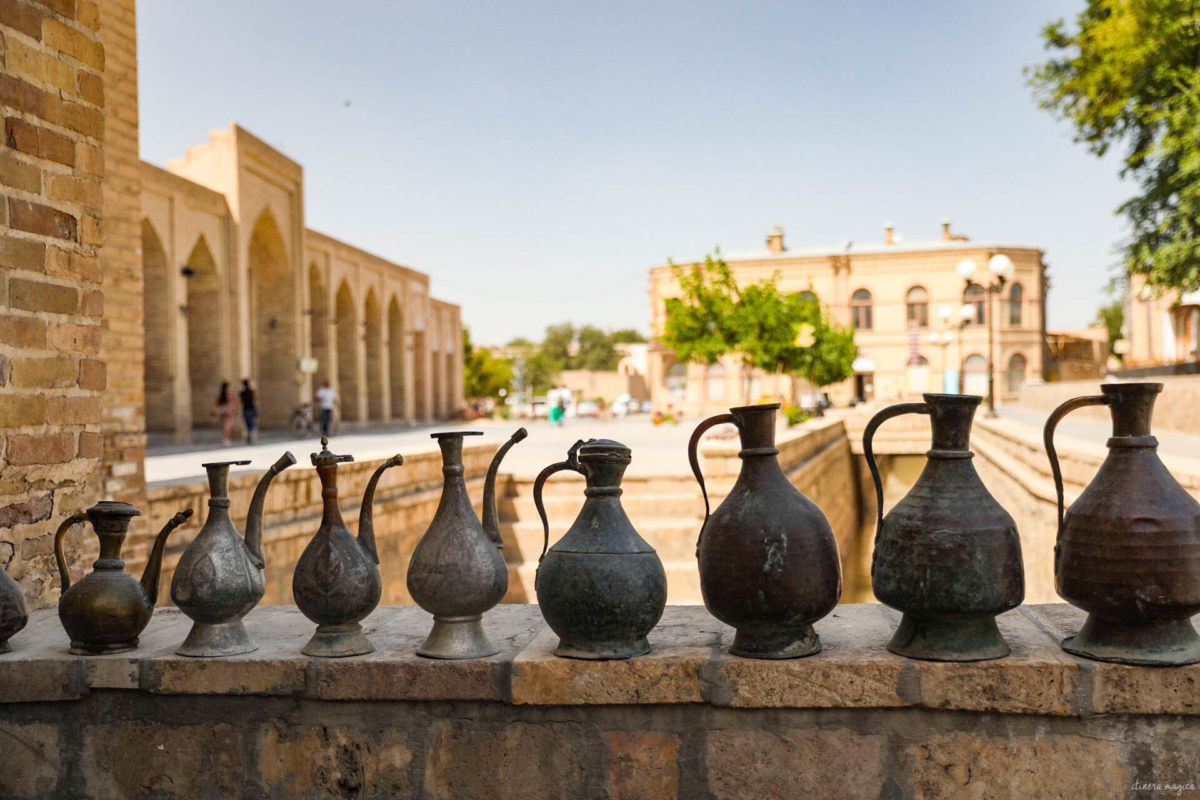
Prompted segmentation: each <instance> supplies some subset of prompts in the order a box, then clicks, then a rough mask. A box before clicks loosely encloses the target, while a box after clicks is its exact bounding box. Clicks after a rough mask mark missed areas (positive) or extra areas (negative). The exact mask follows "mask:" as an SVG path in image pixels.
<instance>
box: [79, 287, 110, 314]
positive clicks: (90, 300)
mask: <svg viewBox="0 0 1200 800" xmlns="http://www.w3.org/2000/svg"><path fill="white" fill-rule="evenodd" d="M79 309H80V311H81V312H82V313H83V315H84V316H85V317H99V316H101V315H103V314H104V292H102V291H100V290H99V289H93V290H92V291H90V292H84V293H83V297H82V298H81V299H80V303H79Z"/></svg>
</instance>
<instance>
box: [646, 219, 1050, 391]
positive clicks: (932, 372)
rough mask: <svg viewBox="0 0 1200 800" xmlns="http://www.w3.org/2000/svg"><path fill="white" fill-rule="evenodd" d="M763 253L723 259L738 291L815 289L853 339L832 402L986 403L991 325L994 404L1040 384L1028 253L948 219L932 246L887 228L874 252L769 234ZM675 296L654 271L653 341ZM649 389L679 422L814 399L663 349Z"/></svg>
mask: <svg viewBox="0 0 1200 800" xmlns="http://www.w3.org/2000/svg"><path fill="white" fill-rule="evenodd" d="M766 245H767V246H766V249H765V250H763V251H760V252H753V253H738V254H722V257H723V258H724V259H725V261H726V263H727V264H728V265H729V267H730V269H731V270H732V272H733V275H734V278H735V280H736V281H737V282H738V284H739V285H747V284H751V283H755V282H758V281H762V280H770V279H775V280H776V281H777V283H778V286H779V287H780V289H781V290H783V291H785V292H813V293H815V294H816V296H817V297H818V299H819V300H820V302H821V303H822V304H823V305H824V306H826V308H827V309H828V313H829V314H830V316H831V317H832V319H833V320H834V321H835V322H836V323H837V324H839V325H843V326H850V327H853V328H854V330H855V337H854V338H855V343H856V344H857V345H858V350H859V354H858V358H857V360H856V361H855V375H854V377H853V378H850V379H848V380H846V381H843V382H842V383H839V384H836V385H834V386H830V387H825V389H824V391H827V392H828V393H829V395H830V397H831V399H832V400H833V401H834V402H835V403H839V404H841V403H848V402H850V401H851V400H853V399H855V398H858V399H862V400H869V399H881V400H898V399H901V398H904V397H914V396H917V395H919V394H920V393H921V392H927V391H929V392H941V391H957V390H958V389H959V387H960V386H961V387H962V389H963V391H965V392H967V393H969V394H980V395H986V394H987V386H988V369H987V364H988V358H987V356H988V324H989V321H992V322H994V331H993V333H994V343H993V353H992V355H993V359H992V364H993V372H994V379H995V386H996V399H997V402H998V403H999V402H1003V401H1004V400H1005V399H1015V398H1016V397H1017V395H1018V393H1019V391H1020V387H1021V385H1022V384H1023V383H1025V382H1026V381H1030V380H1040V379H1041V377H1042V357H1043V341H1044V338H1045V336H1044V334H1045V302H1044V299H1045V266H1044V264H1043V260H1042V255H1043V254H1042V251H1041V250H1040V249H1038V248H1036V247H1027V246H1016V245H1009V244H1002V243H997V242H973V241H970V240H969V239H968V238H967V237H965V236H962V235H960V234H954V233H952V232H951V230H950V223H949V222H948V221H943V223H942V235H941V237H940V238H938V239H934V240H930V241H921V242H913V243H902V242H901V241H900V240H899V239H898V237H897V236H896V235H895V232H894V230H893V229H892V226H890V225H889V226H887V227H886V228H885V238H884V241H883V242H881V243H877V244H854V243H851V242H846V243H844V244H842V245H839V246H836V247H823V248H820V247H819V248H806V249H802V250H789V249H787V247H786V245H785V243H784V235H783V231H782V230H781V229H779V228H776V229H775V230H773V231H772V232H771V233H770V234H768V235H767V240H766ZM997 254H1004V255H1006V256H1008V258H1009V259H1011V261H1012V263H1013V267H1014V270H1013V275H1012V277H1011V278H1010V279H1009V280H1008V281H1007V282H1006V283H1005V285H1004V287H1003V288H1002V289H1001V290H1000V291H999V292H995V293H991V292H988V291H987V285H988V284H989V283H990V284H994V283H995V279H994V278H993V276H992V275H991V274H990V273H989V272H988V262H989V259H991V257H992V256H994V255H997ZM966 259H970V260H971V261H973V262H974V263H975V265H976V272H975V275H974V276H973V278H972V280H971V282H969V283H968V282H967V281H965V280H964V279H963V278H962V277H961V276H960V274H959V273H958V271H957V266H958V264H959V263H960V262H962V261H963V260H966ZM697 263H700V264H702V263H703V262H685V263H681V264H680V265H679V266H680V267H682V268H683V269H685V270H687V269H690V268H691V267H692V266H694V265H695V264H697ZM679 292H680V289H679V284H678V281H677V280H676V278H675V274H674V271H673V269H672V267H671V265H669V264H667V265H662V266H657V267H654V268H653V269H651V271H650V307H651V329H652V331H653V335H654V337H655V340H656V341H657V340H658V337H661V336H662V334H663V331H664V326H665V323H666V299H667V298H669V297H676V296H678V295H679ZM964 307H968V308H969V313H967V312H964V311H963V308H964ZM992 315H994V317H995V319H994V320H989V317H990V316H992ZM648 381H649V384H650V392H651V398H652V400H653V402H654V405H655V407H656V408H659V409H663V410H665V409H667V408H672V409H674V410H676V411H679V412H682V413H684V414H707V413H711V412H715V411H718V410H720V409H722V408H728V407H731V406H737V405H741V404H744V403H747V402H756V401H758V400H760V399H764V398H776V399H781V400H783V401H785V402H799V400H800V398H799V395H800V394H802V393H804V392H806V391H812V390H813V387H810V386H808V385H807V384H806V383H805V382H803V381H801V380H799V379H795V378H792V377H790V376H776V375H764V374H761V373H754V374H752V376H751V378H750V380H749V381H747V380H745V377H744V375H743V372H742V370H741V369H740V367H739V364H738V361H737V359H736V357H734V356H727V357H725V358H723V359H722V360H721V361H720V362H719V363H717V364H713V365H709V366H705V365H704V364H695V363H683V362H680V361H679V359H678V358H677V357H676V356H675V354H674V353H673V352H671V351H670V350H668V349H666V348H664V347H662V346H661V345H655V346H653V347H652V348H651V352H650V357H649V364H648Z"/></svg>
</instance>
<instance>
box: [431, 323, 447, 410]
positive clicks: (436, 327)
mask: <svg viewBox="0 0 1200 800" xmlns="http://www.w3.org/2000/svg"><path fill="white" fill-rule="evenodd" d="M429 316H430V320H429V328H430V333H429V361H430V364H429V384H430V390H431V391H430V395H432V400H431V402H430V406H431V408H430V412H431V415H432V416H433V418H434V419H442V418H443V417H444V416H445V410H444V409H443V408H442V401H443V400H444V397H443V393H442V385H443V381H442V365H443V364H445V361H444V360H443V359H442V317H441V314H439V313H437V312H434V313H433V314H430V315H429Z"/></svg>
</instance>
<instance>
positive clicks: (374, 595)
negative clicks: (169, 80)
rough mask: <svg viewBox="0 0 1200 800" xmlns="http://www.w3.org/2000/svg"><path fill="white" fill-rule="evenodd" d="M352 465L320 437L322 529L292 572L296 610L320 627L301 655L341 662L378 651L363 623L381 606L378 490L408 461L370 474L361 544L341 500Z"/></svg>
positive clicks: (395, 460) (316, 461)
mask: <svg viewBox="0 0 1200 800" xmlns="http://www.w3.org/2000/svg"><path fill="white" fill-rule="evenodd" d="M353 460H354V456H339V455H334V454H333V453H331V452H329V439H327V438H325V437H322V438H321V452H319V453H313V454H312V463H313V466H314V467H316V468H317V475H318V476H319V477H320V479H321V499H322V501H323V502H324V513H323V514H322V516H321V525H320V527H318V528H317V532H316V534H315V535H314V536H313V538H312V541H310V542H309V543H308V546H307V547H305V548H304V552H303V553H301V554H300V560H299V561H297V562H296V569H295V571H294V572H293V573H292V597H293V598H295V600H296V606H297V607H298V608H299V609H300V611H301V613H303V614H304V616H306V617H308V618H309V619H310V620H312V621H313V622H315V623H317V630H316V633H314V634H313V636H312V638H311V639H309V641H308V644H306V645H305V646H304V649H303V651H302V652H303V653H304V654H305V655H307V656H321V657H323V658H341V657H343V656H358V655H362V654H363V653H370V652H371V651H373V650H374V649H375V647H374V645H372V644H371V642H370V640H369V639H367V635H366V634H365V633H363V629H362V624H361V622H362V620H363V619H364V618H366V616H367V615H368V614H370V613H371V612H372V611H374V610H375V606H377V605H379V598H380V596H381V595H382V593H383V579H382V577H381V576H380V574H379V552H378V550H377V549H376V547H375V523H374V519H373V516H372V515H373V505H374V502H375V486H376V484H378V483H379V478H380V476H382V475H383V472H384V470H387V469H390V468H391V467H395V466H397V465H399V464H403V463H404V459H403V458H401V457H400V456H399V455H395V456H392V457H391V458H389V459H388V460H387V461H385V462H383V464H381V465H380V466H379V468H378V469H376V470H375V472H374V473H373V474H372V475H371V479H370V480H369V481H368V482H367V490H366V492H365V493H364V494H363V499H362V508H361V510H360V511H359V515H358V538H357V539H355V538H354V536H353V534H351V533H350V529H349V528H347V527H346V522H345V520H343V519H342V509H341V508H340V507H339V506H338V500H337V496H338V490H337V471H338V467H337V465H338V464H341V463H344V462H348V461H353Z"/></svg>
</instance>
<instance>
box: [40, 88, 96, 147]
mask: <svg viewBox="0 0 1200 800" xmlns="http://www.w3.org/2000/svg"><path fill="white" fill-rule="evenodd" d="M45 119H46V121H47V122H53V123H54V124H55V125H61V126H62V127H64V128H69V129H70V130H73V131H75V132H76V133H82V134H84V135H85V136H91V137H92V138H94V139H103V138H104V112H102V111H100V110H98V109H95V108H89V107H88V106H85V105H81V104H79V103H73V102H71V101H70V100H63V99H62V98H60V97H56V96H54V95H49V96H48V97H46V109H45Z"/></svg>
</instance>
